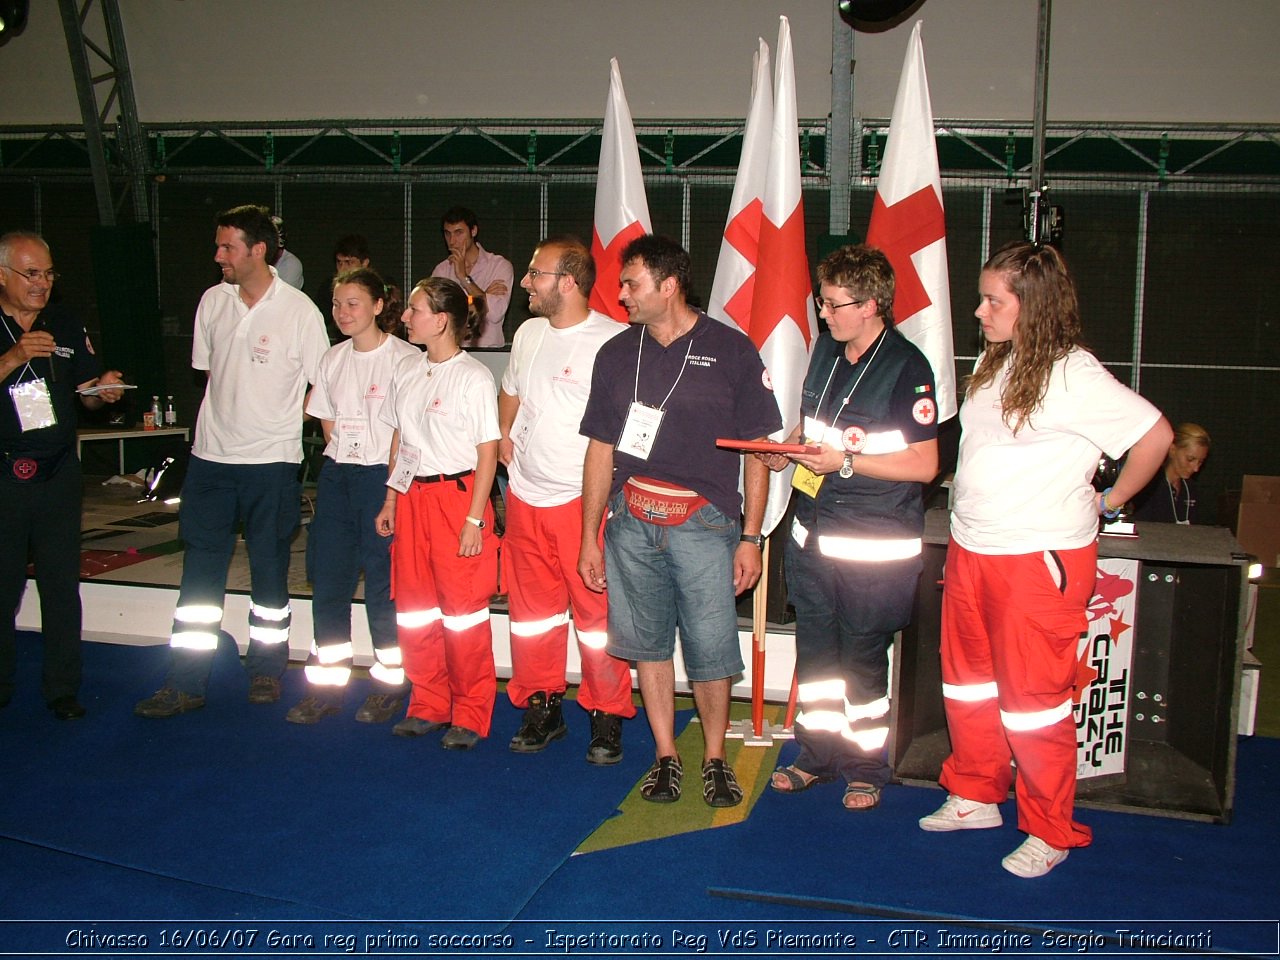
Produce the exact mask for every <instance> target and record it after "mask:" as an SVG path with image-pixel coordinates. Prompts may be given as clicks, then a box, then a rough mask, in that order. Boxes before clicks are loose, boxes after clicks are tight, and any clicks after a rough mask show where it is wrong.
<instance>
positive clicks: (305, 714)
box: [284, 697, 338, 724]
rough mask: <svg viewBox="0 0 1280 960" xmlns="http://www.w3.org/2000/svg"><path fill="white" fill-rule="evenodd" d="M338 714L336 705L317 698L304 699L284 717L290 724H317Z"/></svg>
mask: <svg viewBox="0 0 1280 960" xmlns="http://www.w3.org/2000/svg"><path fill="white" fill-rule="evenodd" d="M337 712H338V705H337V704H336V703H332V702H330V701H328V700H321V699H320V698H319V697H306V698H305V699H304V700H303V701H302V702H301V703H299V704H298V705H297V706H296V707H294V708H293V709H292V710H290V711H289V712H288V713H286V714H285V715H284V718H285V719H286V720H288V721H289V722H290V723H307V724H310V723H319V722H320V721H321V720H323V719H324V718H325V717H331V716H333V715H334V714H335V713H337Z"/></svg>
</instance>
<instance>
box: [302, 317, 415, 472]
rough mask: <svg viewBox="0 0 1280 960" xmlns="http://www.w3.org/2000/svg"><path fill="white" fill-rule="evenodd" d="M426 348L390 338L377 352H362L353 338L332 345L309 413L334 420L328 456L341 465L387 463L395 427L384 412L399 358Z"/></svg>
mask: <svg viewBox="0 0 1280 960" xmlns="http://www.w3.org/2000/svg"><path fill="white" fill-rule="evenodd" d="M421 352H422V351H421V350H419V349H418V348H417V347H415V346H414V345H413V344H411V343H406V342H405V341H403V340H401V339H400V338H399V337H393V336H388V337H387V339H386V340H384V341H383V342H382V343H380V344H379V345H378V346H377V347H376V348H375V349H373V350H366V351H360V350H357V349H355V344H354V343H353V342H352V341H350V340H344V341H343V342H342V343H340V344H338V345H337V346H335V347H332V348H331V349H330V350H329V352H328V353H326V354H325V355H324V358H323V359H322V360H321V361H320V376H319V379H318V380H316V382H315V386H314V387H313V388H312V390H311V399H310V400H309V401H308V402H307V413H309V414H311V416H313V417H319V418H320V419H321V420H331V421H333V429H332V430H331V431H330V432H329V442H328V443H327V444H326V445H325V448H324V455H325V456H326V457H328V458H329V459H331V460H334V461H336V462H338V463H354V464H360V465H363V466H372V465H374V464H378V463H381V464H386V463H387V460H388V457H389V455H390V453H391V434H392V432H393V431H392V428H391V427H389V426H387V424H386V423H384V422H383V420H382V417H381V416H380V414H381V412H382V404H383V402H384V401H385V400H386V399H387V393H388V391H389V390H390V389H391V375H392V372H393V371H394V370H395V367H396V364H397V363H399V362H400V358H401V357H408V356H418V355H419V354H420V353H421Z"/></svg>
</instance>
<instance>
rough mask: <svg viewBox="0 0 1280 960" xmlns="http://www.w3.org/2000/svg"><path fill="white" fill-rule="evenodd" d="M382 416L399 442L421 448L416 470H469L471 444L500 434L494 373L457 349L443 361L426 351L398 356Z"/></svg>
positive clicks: (424, 472)
mask: <svg viewBox="0 0 1280 960" xmlns="http://www.w3.org/2000/svg"><path fill="white" fill-rule="evenodd" d="M381 416H382V419H383V420H384V421H386V423H388V424H390V425H391V426H392V427H393V428H395V429H397V430H399V431H400V443H401V445H404V444H409V445H411V446H413V447H416V448H417V449H418V450H419V451H420V452H421V454H422V460H421V462H420V465H419V468H418V474H419V475H420V476H421V475H429V474H436V473H445V474H449V473H462V472H464V471H466V470H474V469H475V466H476V447H477V446H479V445H480V444H482V443H487V442H488V441H490V440H497V439H498V438H499V437H500V436H501V435H502V434H501V433H500V432H499V430H498V388H497V386H496V385H495V384H494V382H493V374H492V373H490V372H489V369H488V368H487V367H486V366H485V365H484V364H483V363H481V362H480V361H479V360H477V359H476V358H475V357H473V356H471V355H470V354H469V353H467V352H465V351H461V350H460V351H458V353H456V354H454V355H453V356H452V357H450V358H449V359H448V360H446V361H444V362H443V363H432V362H431V361H430V359H428V357H427V355H426V354H425V353H422V354H420V355H418V356H416V357H404V358H403V359H401V360H400V362H399V363H398V364H396V369H395V375H394V376H393V377H392V379H391V391H390V392H389V393H388V394H387V399H386V401H385V402H384V403H383V404H382V414H381Z"/></svg>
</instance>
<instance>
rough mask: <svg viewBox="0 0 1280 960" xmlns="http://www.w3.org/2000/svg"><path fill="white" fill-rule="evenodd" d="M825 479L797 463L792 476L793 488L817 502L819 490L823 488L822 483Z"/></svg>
mask: <svg viewBox="0 0 1280 960" xmlns="http://www.w3.org/2000/svg"><path fill="white" fill-rule="evenodd" d="M825 479H826V477H820V476H818V475H817V474H816V473H814V472H813V471H812V470H810V469H809V468H808V467H806V466H803V465H802V464H799V463H797V464H796V469H795V472H794V473H792V474H791V486H792V487H794V488H795V489H796V490H799V491H800V492H801V493H807V494H808V495H809V496H811V497H813V498H814V499H815V500H816V499H817V498H818V488H819V487H821V486H822V481H823V480H825Z"/></svg>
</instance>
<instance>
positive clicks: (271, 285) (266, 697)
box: [134, 205, 329, 717]
mask: <svg viewBox="0 0 1280 960" xmlns="http://www.w3.org/2000/svg"><path fill="white" fill-rule="evenodd" d="M215 244H216V252H215V254H214V262H215V263H217V264H218V266H219V267H221V269H222V283H220V284H218V285H217V286H214V287H211V288H210V289H208V290H206V291H205V294H204V296H203V297H201V299H200V306H199V307H197V308H196V320H195V338H194V344H193V347H192V351H191V365H192V366H193V367H195V368H196V369H197V370H205V371H207V372H208V385H207V387H206V390H205V397H204V402H203V403H202V404H201V405H200V414H199V418H198V419H197V421H196V439H195V443H194V445H193V446H192V451H191V464H190V466H189V467H188V470H187V478H186V482H185V483H184V485H183V488H182V508H181V512H180V514H179V523H180V527H179V534H180V536H181V537H182V539H183V541H184V544H185V548H186V552H185V554H184V559H183V566H182V586H181V588H180V590H179V593H178V605H177V609H176V610H175V611H174V616H173V632H172V633H171V634H170V638H169V647H170V649H171V651H172V662H171V665H170V668H169V674H168V676H167V677H166V678H165V682H164V686H163V687H162V688H161V689H160V690H158V691H157V692H156V693H155V694H154V695H152V696H151V697H148V698H147V699H145V700H142V701H140V702H139V703H138V704H137V705H136V706H135V707H134V712H135V713H136V714H138V715H139V716H143V717H172V716H175V715H177V714H179V713H186V712H187V711H190V710H195V709H198V708H199V707H203V706H204V694H205V687H206V686H207V684H208V679H209V669H210V667H211V666H212V663H213V653H214V651H215V650H216V649H217V646H218V636H219V632H220V628H221V624H222V609H223V596H224V594H225V593H226V583H227V565H228V563H229V562H230V560H231V553H232V550H233V549H234V547H235V542H236V533H237V528H238V526H240V525H241V524H243V532H244V540H245V546H246V547H247V549H248V553H249V571H250V577H251V580H252V586H251V590H250V607H249V654H248V657H247V658H246V660H245V666H246V668H247V669H248V671H249V679H250V682H249V701H250V702H251V703H272V702H274V701H276V700H278V699H279V698H280V676H281V674H283V673H284V668H285V665H286V662H287V660H288V657H289V619H290V612H289V590H288V572H289V542H290V540H291V538H292V537H293V533H294V531H295V530H296V529H297V526H298V521H299V513H300V509H299V507H300V503H301V489H300V485H299V482H298V464H299V463H301V461H302V403H303V398H304V396H305V394H306V391H307V384H309V383H314V382H315V380H316V376H317V373H318V371H319V367H320V358H321V357H322V356H323V355H324V352H325V351H326V350H327V349H328V348H329V341H328V338H327V337H326V336H325V330H324V320H323V318H322V317H321V316H320V311H319V310H317V309H316V307H315V304H313V303H312V302H311V300H310V298H309V297H307V296H306V294H304V293H302V292H301V291H298V290H295V289H294V288H293V287H291V286H289V285H288V284H286V283H284V282H283V281H282V280H280V279H279V278H278V276H277V274H276V271H275V268H274V267H272V266H270V263H271V261H272V260H273V259H275V255H276V244H277V237H276V228H275V225H274V224H273V223H272V222H271V217H270V216H269V215H268V213H267V211H266V209H265V208H263V207H258V206H253V205H245V206H240V207H234V208H232V209H230V210H227V211H225V212H224V213H221V214H219V216H218V220H217V233H216V235H215Z"/></svg>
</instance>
